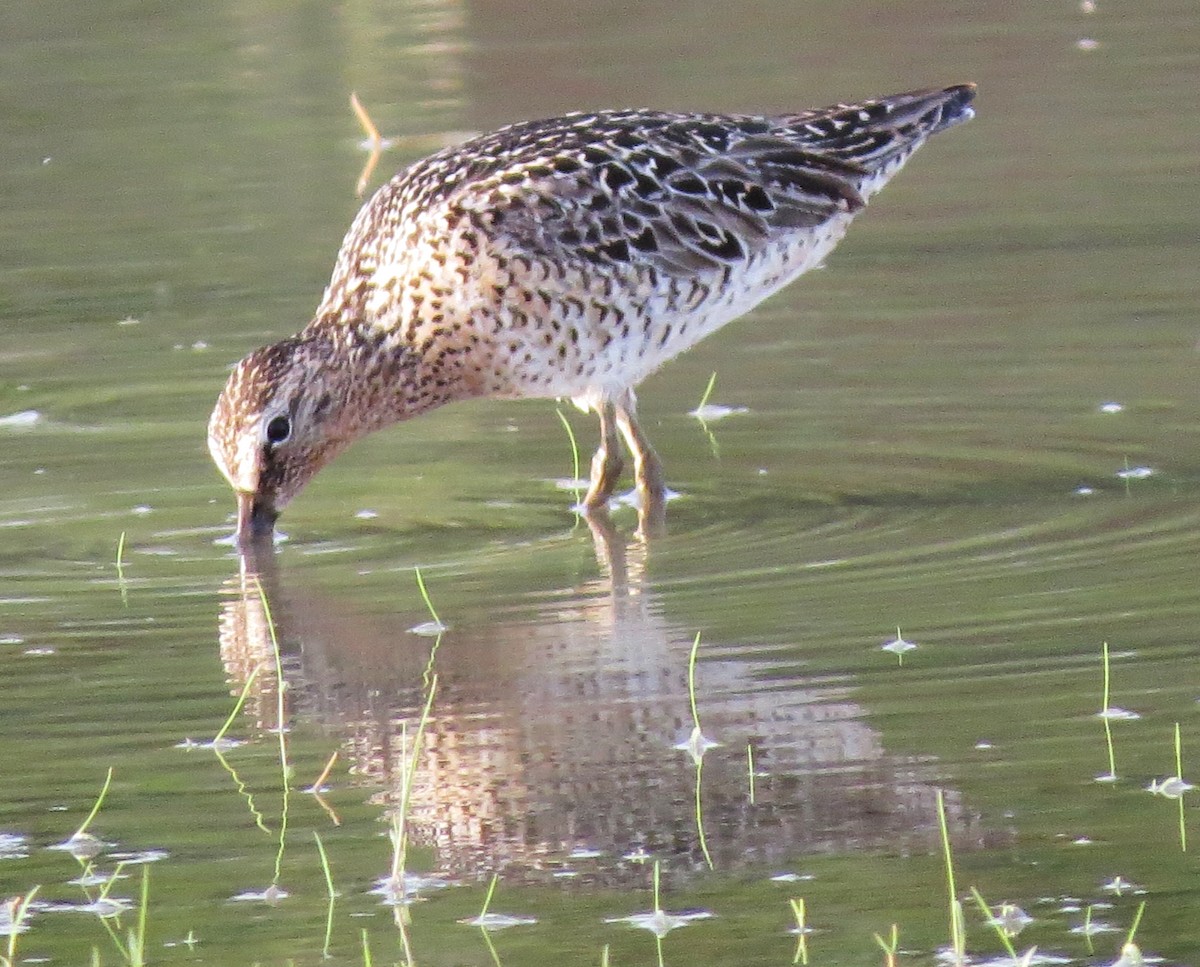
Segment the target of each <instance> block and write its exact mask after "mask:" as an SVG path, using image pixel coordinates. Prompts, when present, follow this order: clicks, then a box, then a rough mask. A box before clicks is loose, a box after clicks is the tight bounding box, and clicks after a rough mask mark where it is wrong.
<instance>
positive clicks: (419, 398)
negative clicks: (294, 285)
mask: <svg viewBox="0 0 1200 967" xmlns="http://www.w3.org/2000/svg"><path fill="white" fill-rule="evenodd" d="M307 331H308V332H309V333H311V334H313V335H315V336H319V337H320V338H321V340H322V341H323V342H325V343H326V345H327V346H328V347H329V349H328V352H327V357H326V358H327V363H326V365H327V369H326V372H327V373H328V374H329V377H330V382H331V383H332V384H334V385H336V386H337V387H338V389H339V390H340V392H337V393H336V394H335V395H336V396H338V397H340V398H341V400H342V406H341V409H342V419H341V421H340V422H341V426H340V427H339V431H340V435H343V436H345V437H347V438H356V437H360V436H365V435H366V434H368V433H371V432H373V431H375V430H379V429H382V428H383V427H385V426H389V425H391V424H392V423H397V422H400V421H402V420H407V419H411V418H412V417H414V416H419V415H420V414H422V413H425V412H427V411H429V410H432V409H436V408H437V407H439V406H441V405H442V404H444V403H449V402H452V401H454V400H458V399H464V398H467V397H470V396H474V395H477V394H476V393H474V392H472V391H471V390H470V388H469V381H464V380H463V378H462V374H461V373H460V372H459V369H460V368H461V364H460V363H459V361H458V358H457V356H456V355H454V354H452V353H451V354H447V353H446V352H445V350H444V347H441V346H439V345H437V344H436V341H435V342H430V341H429V340H424V341H422V342H419V343H418V342H416V341H414V340H412V339H406V338H405V336H404V334H403V332H402V331H401V330H400V327H396V328H385V327H383V326H379V325H375V324H373V323H370V322H368V321H365V320H363V319H361V318H360V319H354V320H345V319H342V318H338V319H331V318H329V317H318V318H317V319H316V320H314V321H313V322H312V323H311V324H310V325H309V327H308V329H307Z"/></svg>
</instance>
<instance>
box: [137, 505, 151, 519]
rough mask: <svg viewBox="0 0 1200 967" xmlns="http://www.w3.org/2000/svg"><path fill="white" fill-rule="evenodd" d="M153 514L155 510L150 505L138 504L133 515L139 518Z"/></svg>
mask: <svg viewBox="0 0 1200 967" xmlns="http://www.w3.org/2000/svg"><path fill="white" fill-rule="evenodd" d="M153 512H154V508H153V507H151V506H149V505H148V504H138V505H137V506H136V507H134V508H133V513H135V514H137V515H138V516H139V517H145V516H146V515H147V514H150V513H153Z"/></svg>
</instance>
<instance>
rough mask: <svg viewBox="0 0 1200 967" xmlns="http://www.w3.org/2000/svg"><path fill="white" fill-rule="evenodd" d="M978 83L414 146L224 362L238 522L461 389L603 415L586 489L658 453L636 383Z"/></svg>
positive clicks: (600, 492) (225, 440)
mask: <svg viewBox="0 0 1200 967" xmlns="http://www.w3.org/2000/svg"><path fill="white" fill-rule="evenodd" d="M973 96H974V87H973V85H961V86H956V87H950V88H946V89H943V90H926V91H915V92H911V93H907V94H900V95H896V96H893V97H886V98H880V99H877V100H871V101H865V102H863V103H861V104H853V105H845V104H839V105H835V106H834V107H830V108H825V109H821V110H814V111H806V112H803V113H800V114H792V115H783V116H776V117H756V116H749V115H708V114H668V113H660V112H654V111H603V112H598V113H594V114H570V115H566V116H565V117H561V118H553V119H550V120H544V121H530V122H525V123H521V124H514V125H512V126H510V127H507V128H503V129H501V130H499V131H496V132H494V133H492V134H487V135H484V136H482V137H479V138H475V139H474V140H471V141H468V142H466V143H464V144H460V145H457V146H454V147H451V148H447V149H445V150H443V151H440V152H438V153H437V154H434V155H432V156H430V157H429V158H426V159H424V160H422V161H418V162H416V163H415V164H413V165H411V166H410V167H409V168H407V169H405V170H404V171H401V172H400V173H399V174H398V175H396V177H395V178H393V179H392V180H391V181H390V182H388V183H387V184H386V185H384V186H383V187H382V188H380V189H379V191H378V192H376V194H375V196H374V197H373V198H372V199H371V200H370V201H369V202H368V203H367V204H366V205H364V206H363V208H362V210H361V211H360V212H359V213H358V215H357V217H356V218H355V219H354V223H353V224H352V226H351V228H350V231H349V232H348V234H347V235H346V239H345V241H344V242H343V244H342V248H341V251H340V253H339V254H338V258H337V264H336V266H335V268H334V271H333V276H332V278H331V280H330V282H329V285H328V287H327V288H326V290H325V295H324V298H323V299H322V300H321V303H320V306H319V307H318V309H317V312H316V314H315V317H314V319H313V321H312V322H311V323H310V324H309V325H308V326H307V327H306V328H305V329H304V330H303V331H301V332H300V333H298V334H297V335H296V336H292V337H289V338H288V339H285V340H283V341H281V342H279V343H276V344H274V345H272V346H268V347H265V348H263V349H260V350H257V351H256V352H254V353H251V354H250V355H249V356H247V357H246V358H245V359H244V360H242V362H241V363H239V364H238V366H237V367H236V368H235V369H234V372H233V374H232V375H231V376H230V379H229V383H228V385H227V386H226V388H225V390H224V392H223V393H222V394H221V397H220V399H219V400H218V402H217V406H216V409H215V410H214V412H213V415H212V419H211V421H210V424H209V446H210V449H211V451H212V454H213V457H214V459H215V460H216V462H217V465H218V467H220V469H221V470H222V472H223V473H224V474H225V476H226V477H227V478H228V479H229V481H230V483H231V484H232V485H233V487H234V489H235V491H236V492H237V494H238V500H239V536H240V537H241V538H243V539H245V538H248V537H250V536H253V535H254V534H257V533H263V532H269V531H270V529H271V527H272V525H273V523H274V520H275V517H276V516H277V514H278V512H279V511H280V510H281V509H282V508H283V506H284V505H285V504H286V503H287V502H288V501H289V500H290V499H291V498H292V497H293V496H295V494H296V493H297V492H299V490H300V489H301V488H302V487H303V485H304V484H305V483H306V482H307V481H308V480H309V479H310V478H311V477H312V476H313V474H315V473H316V472H317V470H319V469H320V468H321V467H322V466H324V465H325V464H327V463H328V462H329V461H330V460H331V459H333V457H334V456H336V455H337V454H338V453H339V452H340V451H341V450H343V449H344V448H345V447H346V446H348V445H349V444H350V443H351V442H352V441H353V440H355V439H357V438H358V437H361V436H362V435H364V434H366V433H368V432H370V431H372V430H375V429H378V428H380V427H382V426H385V425H387V424H389V423H393V422H396V421H397V420H402V419H406V418H409V417H412V416H415V415H417V414H419V413H421V412H424V411H426V410H429V409H431V408H433V407H435V406H439V405H441V404H443V403H446V402H450V401H453V400H460V399H467V398H471V397H481V396H489V397H570V398H572V399H574V400H575V401H576V402H577V403H579V404H580V405H581V406H583V407H585V408H588V409H594V410H596V411H597V412H598V413H599V414H600V420H601V445H600V449H599V451H598V452H597V454H596V458H595V459H594V460H593V464H592V485H591V488H590V490H589V492H588V496H587V498H586V501H585V502H586V503H587V505H588V506H591V507H596V506H600V505H602V504H603V503H604V502H605V501H606V499H607V498H608V496H609V495H610V494H611V491H612V489H613V486H614V485H615V483H616V479H617V477H618V476H619V474H620V472H621V459H620V455H619V440H618V434H620V436H623V437H624V439H625V442H626V444H627V445H628V447H629V449H630V451H631V452H632V455H633V457H634V459H635V464H636V476H637V481H638V485H639V488H640V489H641V490H642V491H643V495H644V496H645V497H646V500H645V501H644V505H645V506H652V505H654V504H656V503H657V504H661V497H662V493H663V489H664V488H663V481H662V474H661V468H660V466H659V463H658V460H657V458H656V457H655V455H654V452H653V450H652V449H651V448H650V446H649V443H648V442H647V441H646V440H645V437H644V436H643V435H642V433H641V430H640V428H639V426H638V424H637V419H636V415H635V410H634V396H633V389H634V387H636V386H637V385H638V384H639V383H640V382H641V381H642V380H643V379H645V378H646V377H647V376H648V375H650V373H652V372H654V371H655V370H656V369H657V368H658V367H659V366H661V365H662V364H663V363H664V362H666V361H667V360H669V359H671V358H673V357H674V356H677V355H678V354H679V353H681V352H683V351H684V350H686V349H688V348H689V347H691V346H692V345H694V344H695V343H696V342H698V341H699V340H700V339H702V338H704V336H706V335H708V334H709V333H711V332H713V331H714V330H716V329H718V328H720V327H721V326H722V325H724V324H725V323H727V322H729V321H730V320H731V319H734V318H736V317H737V316H739V315H741V314H743V313H744V312H746V311H747V310H748V309H750V308H751V307H753V306H754V305H756V304H757V303H758V302H760V301H762V300H763V299H764V298H766V297H767V296H768V295H770V294H771V293H772V292H774V291H776V290H778V289H779V288H780V287H782V286H783V285H786V284H787V283H788V282H790V281H791V280H792V279H794V278H796V277H797V276H798V275H800V274H801V273H803V272H804V271H805V270H807V269H809V268H811V267H812V266H814V265H816V264H818V263H819V262H820V261H821V260H822V259H824V257H825V256H826V255H827V254H828V252H829V251H830V250H831V249H832V248H833V246H834V245H836V244H837V242H838V241H839V240H840V239H841V237H842V235H843V234H844V233H845V231H846V228H847V226H848V225H849V223H850V221H851V219H852V218H853V217H854V215H855V214H856V213H857V212H858V211H859V210H860V209H861V208H862V207H863V205H864V204H865V203H866V201H867V199H869V198H870V196H871V195H872V194H874V193H875V192H876V191H878V190H879V189H880V188H882V187H883V185H884V184H885V183H886V182H887V181H888V179H889V178H891V176H892V175H893V174H895V172H896V171H897V170H898V169H899V168H900V166H901V165H903V164H904V162H905V161H906V160H907V159H908V157H909V156H910V155H911V154H912V152H913V151H915V150H916V149H917V148H918V147H919V146H920V145H921V144H922V143H923V142H924V141H925V140H926V138H928V137H929V136H930V135H931V134H934V133H935V132H937V131H940V130H942V129H944V128H946V127H949V126H951V125H953V124H956V123H958V122H960V121H964V120H966V119H968V118H970V117H971V116H972V110H971V107H970V102H971V100H972V98H973Z"/></svg>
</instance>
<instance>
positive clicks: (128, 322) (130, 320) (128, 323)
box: [117, 316, 142, 326]
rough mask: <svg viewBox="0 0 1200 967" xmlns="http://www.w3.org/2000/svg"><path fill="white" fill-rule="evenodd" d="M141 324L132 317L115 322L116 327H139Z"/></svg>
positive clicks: (140, 321)
mask: <svg viewBox="0 0 1200 967" xmlns="http://www.w3.org/2000/svg"><path fill="white" fill-rule="evenodd" d="M141 324H142V320H141V319H135V318H134V317H133V316H126V317H125V318H124V319H118V320H117V325H118V326H140V325H141Z"/></svg>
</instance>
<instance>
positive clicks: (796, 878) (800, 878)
mask: <svg viewBox="0 0 1200 967" xmlns="http://www.w3.org/2000/svg"><path fill="white" fill-rule="evenodd" d="M815 879H816V876H815V875H814V874H812V873H776V874H775V875H774V876H773V877H771V882H772V883H801V882H804V881H807V880H815Z"/></svg>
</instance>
